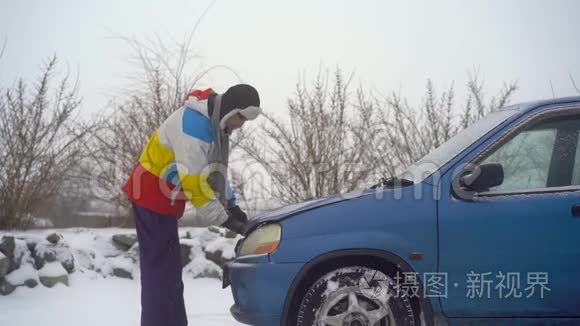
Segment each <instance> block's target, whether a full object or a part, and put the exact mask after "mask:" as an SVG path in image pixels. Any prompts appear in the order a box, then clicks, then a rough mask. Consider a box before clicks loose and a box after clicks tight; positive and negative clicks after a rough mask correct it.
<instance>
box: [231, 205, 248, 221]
mask: <svg viewBox="0 0 580 326" xmlns="http://www.w3.org/2000/svg"><path fill="white" fill-rule="evenodd" d="M228 214H229V215H231V216H233V217H234V218H235V219H237V220H238V221H240V222H242V223H244V224H246V223H248V215H246V213H245V212H244V211H243V210H242V209H241V208H240V206H234V207H230V208H228Z"/></svg>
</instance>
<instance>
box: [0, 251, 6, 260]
mask: <svg viewBox="0 0 580 326" xmlns="http://www.w3.org/2000/svg"><path fill="white" fill-rule="evenodd" d="M2 258H6V256H4V254H3V253H2V251H0V260H1V259H2Z"/></svg>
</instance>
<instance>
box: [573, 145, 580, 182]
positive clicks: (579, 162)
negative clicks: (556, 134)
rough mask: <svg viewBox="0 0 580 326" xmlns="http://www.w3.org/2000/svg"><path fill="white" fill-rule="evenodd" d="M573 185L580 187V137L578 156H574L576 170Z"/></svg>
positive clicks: (577, 149)
mask: <svg viewBox="0 0 580 326" xmlns="http://www.w3.org/2000/svg"><path fill="white" fill-rule="evenodd" d="M572 184H573V185H580V137H578V141H577V142H576V155H575V156H574V170H573V172H572Z"/></svg>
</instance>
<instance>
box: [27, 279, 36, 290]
mask: <svg viewBox="0 0 580 326" xmlns="http://www.w3.org/2000/svg"><path fill="white" fill-rule="evenodd" d="M24 285H25V286H26V287H29V288H31V289H32V288H35V287H36V286H38V282H37V281H36V280H35V279H33V278H31V279H28V280H26V281H24Z"/></svg>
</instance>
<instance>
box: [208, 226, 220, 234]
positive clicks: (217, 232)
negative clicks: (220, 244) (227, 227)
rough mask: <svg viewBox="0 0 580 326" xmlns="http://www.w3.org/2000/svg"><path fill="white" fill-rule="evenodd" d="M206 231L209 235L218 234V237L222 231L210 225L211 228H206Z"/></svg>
mask: <svg viewBox="0 0 580 326" xmlns="http://www.w3.org/2000/svg"><path fill="white" fill-rule="evenodd" d="M207 229H208V231H209V232H211V233H216V234H219V235H223V233H222V231H221V230H220V228H218V227H217V226H213V225H212V226H210V227H208V228H207Z"/></svg>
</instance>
